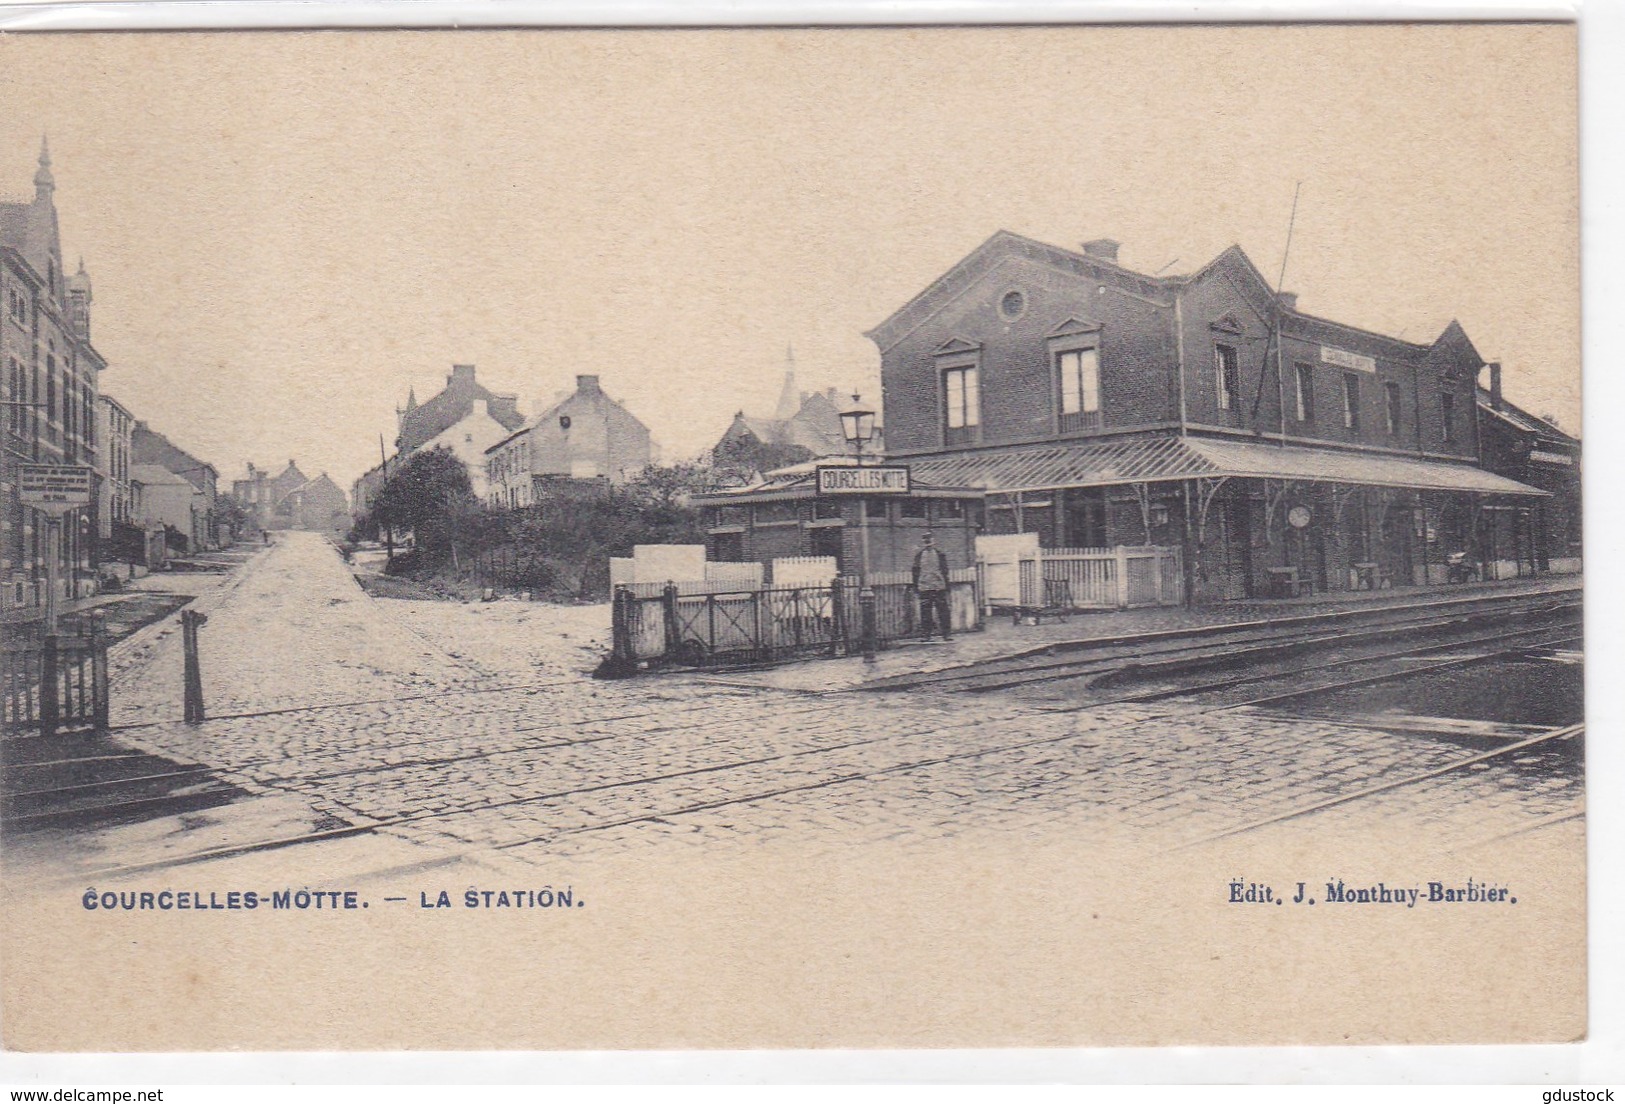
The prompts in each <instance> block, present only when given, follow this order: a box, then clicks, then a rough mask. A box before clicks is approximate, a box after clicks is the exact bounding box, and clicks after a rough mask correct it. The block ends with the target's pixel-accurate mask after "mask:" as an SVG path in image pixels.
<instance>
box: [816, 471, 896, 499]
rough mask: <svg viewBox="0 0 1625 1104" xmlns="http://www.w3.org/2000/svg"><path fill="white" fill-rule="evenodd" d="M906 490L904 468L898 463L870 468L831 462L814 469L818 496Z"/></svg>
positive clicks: (878, 493)
mask: <svg viewBox="0 0 1625 1104" xmlns="http://www.w3.org/2000/svg"><path fill="white" fill-rule="evenodd" d="M909 490H910V484H909V478H908V468H907V467H904V466H903V465H901V464H880V465H877V466H875V467H872V468H857V467H836V466H834V465H831V466H829V467H820V468H819V469H818V493H819V494H821V495H843V494H850V495H883V494H896V495H906V494H908V493H909Z"/></svg>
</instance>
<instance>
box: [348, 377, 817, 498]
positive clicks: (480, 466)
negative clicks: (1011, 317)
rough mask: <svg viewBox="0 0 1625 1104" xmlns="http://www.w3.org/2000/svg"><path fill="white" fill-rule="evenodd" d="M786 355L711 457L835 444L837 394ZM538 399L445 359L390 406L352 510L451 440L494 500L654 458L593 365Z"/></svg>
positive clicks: (615, 479)
mask: <svg viewBox="0 0 1625 1104" xmlns="http://www.w3.org/2000/svg"><path fill="white" fill-rule="evenodd" d="M786 361H787V363H786V368H785V375H784V383H783V388H782V390H781V392H780V395H779V400H778V405H777V407H776V409H775V410H774V413H773V415H772V416H771V417H754V416H749V415H746V414H745V412H744V411H742V410H741V411H739V412H738V413H737V414H736V415H735V416H734V419H733V421H732V423H731V424H730V425H729V426H728V428H727V430H726V431H724V433H723V434H722V437H721V438H720V439H719V440H718V442H717V444H716V445H715V446H714V447H713V448H712V449H711V450H710V457H711V459H712V460H713V461H714V462H715V463H717V464H718V465H720V466H726V467H727V468H728V470H729V471H732V472H739V471H754V472H755V473H758V474H759V473H760V472H761V471H765V470H769V469H770V468H773V467H777V466H782V465H783V464H785V463H792V462H795V461H799V460H804V459H810V458H813V457H817V456H823V455H827V454H830V453H833V452H839V451H840V450H841V449H842V448H843V447H844V446H843V444H842V437H841V424H840V411H841V410H842V409H843V408H844V407H845V406H846V405H847V403H846V401H845V400H844V399H843V397H842V396H841V395H840V394H839V393H838V392H837V391H836V390H835V389H833V388H829V389H826V390H824V391H813V392H807V391H801V390H800V389H799V388H798V386H797V382H796V371H795V356H794V352H793V351H787V353H786ZM537 405H538V407H539V412H538V413H537V414H535V415H534V416H532V417H529V418H527V417H525V416H524V415H522V414H521V413H520V411H519V408H518V400H517V397H516V396H515V395H512V394H503V393H498V392H494V391H491V390H489V389H487V388H486V387H484V386H483V385H482V384H480V383H479V381H478V378H477V376H476V372H475V367H474V365H471V364H455V365H453V366H452V369H451V373H450V375H448V376H447V377H446V385H445V387H444V388H443V389H442V390H441V391H439V392H438V393H437V394H435V395H434V396H433V397H432V398H430V399H429V400H428V401H427V402H423V403H419V402H418V401H417V396H416V393H415V391H412V392H409V393H408V395H407V399H406V405H405V406H404V407H401V408H398V409H397V410H396V412H395V413H396V438H395V449H394V452H393V454H392V455H389V456H388V457H387V459H386V460H384V461H382V462H380V463H379V464H378V465H377V466H375V467H374V468H372V469H371V470H370V471H368V472H367V473H366V474H365V475H363V476H362V477H361V478H359V479H357V480H356V481H355V483H354V484H353V486H352V488H351V501H352V502H353V504H354V509H355V513H356V514H357V515H358V516H361V515H365V514H366V513H367V512H368V510H369V509H370V507H371V504H372V502H373V500H374V499H375V498H376V496H377V493H378V490H379V488H380V487H381V486H382V485H383V480H384V478H385V475H386V473H387V472H390V471H394V470H397V468H398V466H399V464H400V463H402V462H403V461H404V460H405V459H406V458H407V457H409V456H411V455H412V454H413V453H416V452H419V451H421V450H428V449H434V448H445V449H448V450H450V452H451V453H452V454H453V455H454V456H456V457H457V459H458V460H459V461H461V462H462V464H463V466H464V467H465V468H466V470H467V472H468V477H469V485H470V487H471V489H472V490H473V493H474V495H475V496H476V497H477V498H479V499H480V500H482V501H484V502H486V503H487V504H488V505H490V506H492V507H495V508H502V509H526V508H529V507H532V506H534V505H536V504H537V503H539V502H541V501H543V500H544V499H545V498H546V497H547V495H548V494H549V493H550V492H551V491H552V490H556V489H558V488H560V487H561V486H569V487H571V488H573V489H576V490H580V489H582V488H583V487H592V486H602V487H609V486H616V485H619V484H623V483H625V482H627V481H628V480H630V479H632V478H634V477H636V476H637V475H638V473H640V472H642V471H643V470H644V469H645V468H646V467H648V466H649V465H650V464H651V463H653V462H655V459H656V456H657V449H656V447H655V445H654V442H653V440H652V438H651V436H650V433H649V427H648V426H646V425H645V424H644V423H643V422H642V421H641V420H640V419H639V418H638V417H637V416H636V415H635V414H633V413H632V412H631V411H630V410H628V409H627V408H626V406H625V404H623V403H621V402H619V401H618V400H616V399H614V398H612V397H611V396H610V395H609V394H608V393H607V392H606V391H605V390H604V387H603V384H602V382H601V380H600V378H599V377H598V376H596V375H585V374H584V375H578V376H577V377H576V386H575V390H573V391H562V392H559V393H557V394H556V395H555V396H554V397H553V399H552V400H551V401H550V402H544V403H538V404H537Z"/></svg>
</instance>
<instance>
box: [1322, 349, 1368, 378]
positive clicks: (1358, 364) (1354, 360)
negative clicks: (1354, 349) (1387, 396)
mask: <svg viewBox="0 0 1625 1104" xmlns="http://www.w3.org/2000/svg"><path fill="white" fill-rule="evenodd" d="M1320 359H1321V360H1322V361H1323V362H1324V363H1326V364H1335V365H1337V366H1338V367H1339V368H1353V369H1354V370H1355V371H1356V372H1375V371H1376V370H1377V362H1376V361H1375V360H1373V359H1372V358H1371V357H1368V356H1361V355H1360V354H1359V353H1351V352H1349V351H1348V350H1347V349H1334V348H1332V347H1331V346H1330V345H1322V346H1321V347H1320Z"/></svg>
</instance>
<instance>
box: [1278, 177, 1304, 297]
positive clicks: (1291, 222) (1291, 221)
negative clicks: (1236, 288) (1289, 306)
mask: <svg viewBox="0 0 1625 1104" xmlns="http://www.w3.org/2000/svg"><path fill="white" fill-rule="evenodd" d="M1302 190H1303V181H1301V180H1300V181H1298V183H1297V184H1296V185H1294V186H1293V188H1292V216H1291V217H1290V218H1288V219H1287V220H1286V248H1285V249H1283V250H1281V274H1280V275H1279V276H1277V277H1276V278H1275V290H1276V292H1277V293H1279V292H1280V290H1281V288H1282V287H1284V286H1285V284H1286V259H1287V255H1288V254H1289V253H1291V252H1292V228H1293V227H1294V226H1296V225H1297V223H1298V193H1299V192H1300V191H1302Z"/></svg>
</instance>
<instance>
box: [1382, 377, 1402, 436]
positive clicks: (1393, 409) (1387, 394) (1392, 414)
mask: <svg viewBox="0 0 1625 1104" xmlns="http://www.w3.org/2000/svg"><path fill="white" fill-rule="evenodd" d="M1382 391H1383V412H1384V413H1385V414H1386V416H1387V422H1388V433H1389V435H1390V436H1392V435H1395V434H1397V433H1398V432H1399V384H1397V383H1385V384H1383V385H1382Z"/></svg>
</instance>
